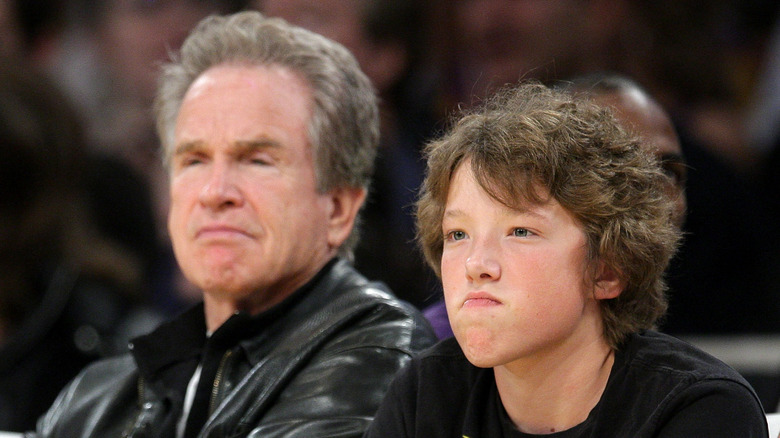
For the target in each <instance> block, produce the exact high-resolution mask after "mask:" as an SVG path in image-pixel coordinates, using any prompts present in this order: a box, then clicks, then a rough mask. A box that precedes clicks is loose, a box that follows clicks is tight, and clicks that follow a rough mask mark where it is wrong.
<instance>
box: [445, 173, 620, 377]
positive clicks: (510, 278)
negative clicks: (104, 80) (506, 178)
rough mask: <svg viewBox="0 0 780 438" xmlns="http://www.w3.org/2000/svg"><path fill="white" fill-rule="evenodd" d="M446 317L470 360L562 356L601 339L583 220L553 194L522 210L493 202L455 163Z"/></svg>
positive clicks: (508, 361)
mask: <svg viewBox="0 0 780 438" xmlns="http://www.w3.org/2000/svg"><path fill="white" fill-rule="evenodd" d="M442 233H443V235H444V247H443V254H442V260H441V276H442V284H443V287H444V298H445V302H446V306H447V314H448V315H449V318H450V323H451V325H452V328H453V331H454V333H455V337H456V338H457V340H458V343H459V344H460V346H461V348H462V349H463V352H464V353H465V355H466V357H467V358H468V359H469V361H471V362H472V363H473V364H475V365H476V366H480V367H496V366H512V365H513V364H517V365H519V364H522V363H526V364H528V363H532V362H537V363H538V361H539V360H543V359H545V358H550V357H551V356H554V357H558V356H559V355H562V356H561V357H566V355H567V353H570V352H571V349H573V348H580V347H581V346H582V345H604V343H605V341H604V339H603V329H602V323H601V313H600V310H599V307H598V303H597V301H596V299H595V298H594V296H595V295H594V293H593V288H592V287H589V286H587V284H589V283H590V282H588V281H586V252H587V250H586V240H585V234H584V232H583V230H582V226H581V225H579V224H578V223H577V222H576V221H575V219H574V217H573V216H572V215H571V214H570V213H568V212H567V211H566V210H564V209H563V207H561V205H560V204H558V203H557V202H556V201H555V200H550V201H548V202H547V203H545V204H542V205H536V206H528V208H526V209H522V210H515V209H511V208H508V207H506V206H504V205H502V204H501V203H499V202H497V201H495V200H494V199H493V198H491V197H490V196H489V195H488V194H487V193H486V192H485V191H484V190H483V189H482V188H481V187H480V186H479V184H478V183H477V182H476V181H475V179H474V177H473V174H472V172H471V169H470V166H469V165H468V164H467V163H464V164H461V165H460V167H459V168H458V170H457V171H456V172H455V174H454V176H453V178H452V182H451V186H450V189H449V193H448V197H447V203H446V207H445V213H444V218H443V221H442Z"/></svg>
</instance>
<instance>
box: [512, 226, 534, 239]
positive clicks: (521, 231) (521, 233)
mask: <svg viewBox="0 0 780 438" xmlns="http://www.w3.org/2000/svg"><path fill="white" fill-rule="evenodd" d="M530 233H531V232H530V231H528V230H527V229H525V228H515V229H514V230H512V235H513V236H515V237H528V235H529V234H530Z"/></svg>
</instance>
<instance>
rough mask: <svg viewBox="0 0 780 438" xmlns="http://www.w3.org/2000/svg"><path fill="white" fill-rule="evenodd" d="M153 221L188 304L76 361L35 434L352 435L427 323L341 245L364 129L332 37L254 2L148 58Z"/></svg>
mask: <svg viewBox="0 0 780 438" xmlns="http://www.w3.org/2000/svg"><path fill="white" fill-rule="evenodd" d="M156 111H157V116H158V130H159V134H160V137H161V140H162V143H163V148H164V155H165V157H166V162H167V165H168V167H169V169H170V177H171V185H170V194H171V207H170V215H169V222H168V226H169V231H170V235H171V238H172V242H173V247H174V251H175V254H176V258H177V260H178V262H179V264H180V266H181V268H182V271H183V272H184V274H185V276H186V277H187V278H188V279H189V280H190V281H191V282H192V283H193V284H195V285H196V286H198V287H199V288H200V289H202V290H203V304H202V306H197V307H195V308H193V309H191V310H189V311H187V312H185V313H184V314H182V315H181V316H179V317H177V318H176V319H174V320H172V321H170V322H168V323H166V324H163V325H162V326H161V327H160V328H159V329H158V330H156V331H155V332H153V333H151V334H150V335H147V336H145V337H142V338H139V339H136V340H135V341H134V343H133V346H132V351H131V354H129V355H126V356H124V357H120V358H117V359H113V360H109V361H105V362H101V363H99V364H97V365H95V366H93V367H90V368H88V369H86V370H85V371H84V372H83V373H82V374H81V376H80V377H78V378H77V379H76V380H75V381H74V382H72V383H71V384H70V386H69V387H68V388H66V389H65V391H63V393H62V394H61V396H60V398H59V399H58V401H57V402H56V403H55V405H54V406H53V407H52V409H51V410H50V412H49V413H48V414H47V415H46V416H45V417H44V418H43V419H42V420H41V422H40V424H39V428H38V429H39V430H38V433H39V435H40V436H46V437H49V436H68V437H73V436H81V437H105V436H166V437H168V436H178V437H195V436H198V437H212V436H213V437H216V436H220V437H223V436H253V437H255V436H256V437H259V436H263V437H268V436H307V437H310V436H359V435H361V434H362V432H363V430H364V429H365V428H366V427H367V425H368V424H369V422H370V421H371V419H372V417H373V415H374V412H375V410H376V409H377V407H378V405H379V402H380V401H381V398H382V396H383V394H384V392H385V390H386V389H387V387H388V385H389V382H390V380H391V378H392V376H393V375H394V374H395V372H396V371H397V370H398V369H399V368H400V367H401V366H403V365H404V364H405V363H406V362H407V361H408V359H409V358H410V356H411V355H412V354H413V353H415V352H416V351H418V350H420V349H422V348H424V347H426V346H428V345H430V344H431V343H432V340H433V335H432V333H431V331H430V329H429V327H428V326H427V324H426V322H425V320H424V319H423V318H422V317H421V315H420V314H419V313H418V312H416V311H415V310H413V309H412V308H411V307H410V306H408V305H405V304H403V303H401V302H399V301H398V300H396V299H395V298H394V297H393V296H392V295H391V294H390V293H389V292H388V291H387V290H386V288H384V287H383V286H382V285H380V284H372V283H369V282H368V281H367V280H366V279H365V278H364V277H363V276H361V275H360V274H359V273H357V272H356V271H355V270H354V269H353V268H352V267H351V266H350V264H349V262H348V261H347V259H348V258H349V255H350V253H351V248H352V246H353V245H354V243H355V240H356V236H355V234H356V232H355V227H354V224H355V221H356V217H357V215H358V211H359V209H360V206H361V204H362V203H363V200H364V199H365V196H366V187H367V185H368V183H369V179H370V176H371V171H372V163H373V159H374V155H375V148H376V144H377V137H378V133H377V132H378V128H377V123H378V122H377V109H376V101H375V96H374V93H373V90H372V88H371V86H370V83H369V81H368V79H367V78H366V77H365V75H364V74H363V73H361V71H360V69H359V68H358V66H357V63H356V62H355V60H354V58H353V57H352V56H351V55H350V54H349V53H348V51H347V50H346V49H344V48H343V47H342V46H340V45H338V44H336V43H333V42H332V41H330V40H327V39H325V38H323V37H320V36H318V35H316V34H313V33H311V32H308V31H305V30H303V29H300V28H297V27H293V26H290V25H288V24H287V23H285V22H284V21H281V20H278V19H266V18H265V17H263V16H262V15H261V14H259V13H257V12H245V13H240V14H237V15H233V16H228V17H211V18H209V19H206V20H204V21H203V22H201V23H200V24H199V26H198V27H197V28H196V29H195V30H194V31H193V33H192V34H191V35H190V36H189V37H188V39H187V41H185V43H184V45H183V47H182V50H181V55H180V59H179V60H178V61H177V62H176V63H173V64H171V65H168V66H167V67H166V68H165V70H164V73H163V76H162V81H161V85H160V89H159V93H158V96H157V102H156Z"/></svg>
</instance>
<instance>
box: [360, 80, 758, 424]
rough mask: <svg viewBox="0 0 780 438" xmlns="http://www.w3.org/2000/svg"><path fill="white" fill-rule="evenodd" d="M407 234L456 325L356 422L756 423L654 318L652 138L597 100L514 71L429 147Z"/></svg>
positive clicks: (672, 245) (715, 374)
mask: <svg viewBox="0 0 780 438" xmlns="http://www.w3.org/2000/svg"><path fill="white" fill-rule="evenodd" d="M426 154H427V158H428V174H427V176H426V180H425V183H424V185H423V188H422V193H421V198H420V200H419V202H418V205H417V215H418V226H419V240H420V242H421V244H422V247H423V251H424V253H425V256H426V259H427V260H428V262H429V263H430V264H431V266H432V267H433V268H434V269H435V270H436V271H437V273H438V274H439V275H440V276H441V279H442V283H443V288H444V297H445V301H446V307H447V313H448V315H449V319H450V323H451V324H452V328H453V331H454V333H455V338H454V339H449V340H446V341H443V342H441V343H440V344H438V345H437V346H436V347H434V348H433V349H431V350H429V351H427V352H426V353H423V354H422V355H421V356H419V357H417V358H416V359H414V360H413V362H412V363H411V366H409V367H407V369H406V370H405V371H404V372H402V374H401V375H399V377H398V378H397V379H396V381H395V382H394V383H393V385H392V387H391V389H390V392H389V393H388V396H387V398H386V399H385V401H384V403H383V405H382V406H381V407H380V410H379V412H378V414H377V417H376V418H375V420H374V423H373V425H372V427H371V429H370V430H369V431H368V432H367V436H368V437H385V436H386V437H425V438H428V437H468V438H476V437H500V436H504V437H515V436H517V437H523V436H534V435H550V434H554V436H556V437H558V436H561V437H586V436H587V437H614V436H618V437H632V438H634V437H691V436H707V437H736V436H739V437H766V436H767V433H768V432H767V427H766V420H765V416H764V413H763V410H762V407H761V404H760V402H759V401H758V398H757V397H756V395H755V393H754V391H753V390H752V388H750V386H749V385H748V383H747V382H746V381H745V380H744V379H743V378H742V377H741V376H739V374H738V373H736V372H735V371H734V370H732V369H731V368H729V367H728V366H726V365H725V364H723V363H721V362H720V361H718V360H717V359H715V358H713V357H711V356H708V355H707V354H705V353H703V352H701V351H699V350H697V349H695V348H694V347H692V346H690V345H688V344H685V343H683V342H681V341H679V340H676V339H674V338H671V337H669V336H665V335H662V334H659V333H657V332H654V331H652V330H651V329H652V327H653V326H654V324H655V322H656V321H657V320H658V318H660V317H661V316H662V315H663V313H664V312H665V310H666V299H665V296H664V290H665V284H664V281H663V272H664V270H665V268H666V266H667V264H668V262H669V259H670V257H671V256H672V255H673V253H674V251H675V249H676V246H677V242H678V240H679V231H678V230H677V228H676V227H675V226H674V224H673V223H672V220H671V219H672V216H673V212H674V203H673V200H672V199H671V198H670V197H669V196H668V194H667V193H668V192H667V191H665V190H664V187H665V184H666V179H665V178H666V177H665V176H664V174H663V172H662V170H661V168H660V166H659V164H658V162H657V161H656V160H655V159H654V158H653V156H652V154H651V153H650V152H649V151H647V150H645V149H643V148H641V147H640V146H639V144H638V142H637V140H636V139H635V138H633V137H632V136H630V135H629V134H627V133H626V131H624V130H623V129H622V128H621V127H620V126H619V123H618V122H616V121H615V119H614V118H613V117H612V115H611V113H610V112H609V110H606V109H600V108H599V107H597V106H595V105H593V104H591V103H587V102H585V101H584V100H583V101H577V100H575V99H574V98H573V97H571V95H569V94H567V93H565V92H557V91H553V90H550V89H547V88H546V87H544V86H542V85H537V84H525V85H520V86H519V87H516V88H513V89H507V90H504V91H503V92H501V93H499V94H498V95H497V96H495V97H494V98H493V99H492V100H491V101H490V102H488V103H487V105H485V106H484V107H482V108H480V109H477V110H475V111H472V112H471V113H468V114H466V115H465V116H464V117H463V118H462V119H460V120H459V121H458V122H457V123H456V124H455V126H454V127H453V128H452V129H451V131H450V132H449V133H448V134H446V135H445V136H444V137H443V138H441V139H439V140H437V141H434V142H432V143H431V144H429V145H428V146H427V149H426Z"/></svg>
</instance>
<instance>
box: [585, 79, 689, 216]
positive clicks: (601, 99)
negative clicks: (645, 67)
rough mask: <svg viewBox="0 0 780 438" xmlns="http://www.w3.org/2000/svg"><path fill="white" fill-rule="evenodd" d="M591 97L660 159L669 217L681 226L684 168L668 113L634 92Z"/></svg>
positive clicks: (683, 207)
mask: <svg viewBox="0 0 780 438" xmlns="http://www.w3.org/2000/svg"><path fill="white" fill-rule="evenodd" d="M594 100H595V101H596V102H597V103H600V104H602V105H605V106H609V107H611V108H612V109H613V110H614V111H615V116H616V117H617V118H618V120H620V121H621V122H622V123H623V124H625V126H626V127H627V128H628V129H629V130H632V131H633V132H634V133H635V134H636V135H638V136H639V137H640V139H641V141H642V146H643V147H645V148H648V149H650V150H651V151H652V152H653V154H654V155H655V156H656V158H658V160H659V161H660V162H661V165H662V166H663V168H664V172H665V173H666V175H667V177H668V178H669V180H668V184H667V191H668V193H669V195H670V196H671V197H672V198H673V199H674V200H675V210H674V218H673V220H674V223H675V225H677V227H678V228H682V226H683V223H684V222H685V212H686V210H687V204H688V203H687V198H686V195H685V184H686V180H687V175H688V167H687V165H686V163H685V158H684V156H683V152H682V147H681V146H680V140H679V138H678V136H677V132H676V131H675V129H674V125H673V124H672V121H671V119H670V118H669V116H668V115H667V114H666V112H665V111H664V110H663V109H662V108H661V106H660V105H659V104H658V103H656V102H655V101H653V100H651V99H649V98H648V97H647V96H646V95H645V94H643V93H640V92H638V91H623V92H615V93H611V94H602V95H598V96H596V97H595V98H594Z"/></svg>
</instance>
